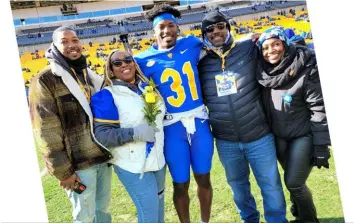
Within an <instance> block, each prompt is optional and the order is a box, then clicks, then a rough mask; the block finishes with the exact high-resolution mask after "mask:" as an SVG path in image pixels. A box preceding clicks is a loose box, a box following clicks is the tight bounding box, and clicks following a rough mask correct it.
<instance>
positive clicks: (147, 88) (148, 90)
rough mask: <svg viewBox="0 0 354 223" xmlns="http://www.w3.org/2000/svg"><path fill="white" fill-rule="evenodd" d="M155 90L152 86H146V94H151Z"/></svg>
mask: <svg viewBox="0 0 354 223" xmlns="http://www.w3.org/2000/svg"><path fill="white" fill-rule="evenodd" d="M153 90H154V88H153V87H152V86H146V87H145V92H146V93H151V92H152V91H153Z"/></svg>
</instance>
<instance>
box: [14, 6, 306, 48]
mask: <svg viewBox="0 0 354 223" xmlns="http://www.w3.org/2000/svg"><path fill="white" fill-rule="evenodd" d="M304 4H305V2H304V1H289V2H286V3H283V4H280V3H279V2H273V4H272V6H271V7H272V9H282V8H286V7H292V6H299V5H304ZM139 7H140V6H139ZM255 7H256V9H257V10H256V11H254V10H253V9H252V6H249V7H245V8H237V9H232V10H227V11H223V13H224V14H225V15H226V16H229V17H235V16H240V15H246V14H251V13H255V12H263V11H267V10H269V9H270V8H269V5H265V4H262V5H257V6H255ZM140 8H141V7H140ZM121 10H122V9H113V10H110V13H111V12H112V11H114V12H117V13H120V12H122V11H121ZM131 10H138V7H136V9H131ZM101 12H103V11H100V13H101ZM123 13H125V12H123ZM204 15H205V13H204V12H198V13H193V14H184V15H183V16H182V19H180V20H178V23H179V24H181V25H183V24H191V23H198V22H201V20H202V19H203V17H204ZM59 19H62V18H60V17H59ZM14 22H15V21H14ZM31 22H34V21H31ZM17 23H18V21H17ZM106 24H107V21H101V22H99V23H98V24H94V25H95V28H94V29H95V30H96V32H92V29H93V28H92V27H91V28H89V26H92V24H90V23H85V24H78V25H77V27H80V28H79V29H78V30H77V33H78V36H79V38H92V37H99V36H105V35H115V34H119V33H122V32H123V31H128V32H142V31H147V30H151V29H152V23H151V22H147V21H146V20H145V21H143V20H142V21H141V22H134V23H129V24H127V25H124V28H123V27H121V26H118V25H110V26H111V28H108V27H106ZM100 25H101V26H100ZM81 27H83V28H81ZM85 27H86V28H85ZM37 31H40V30H37ZM51 36H52V32H48V33H44V37H42V38H28V37H27V35H25V36H18V39H17V41H18V45H19V46H25V45H34V44H39V43H49V42H51Z"/></svg>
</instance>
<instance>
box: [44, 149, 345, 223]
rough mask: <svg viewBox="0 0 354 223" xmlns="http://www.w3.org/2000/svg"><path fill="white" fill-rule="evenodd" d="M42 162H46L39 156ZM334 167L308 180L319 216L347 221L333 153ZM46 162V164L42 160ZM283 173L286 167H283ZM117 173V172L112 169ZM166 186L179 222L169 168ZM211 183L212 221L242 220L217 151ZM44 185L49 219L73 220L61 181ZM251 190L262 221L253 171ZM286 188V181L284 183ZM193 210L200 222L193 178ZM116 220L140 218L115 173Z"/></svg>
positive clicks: (168, 209) (172, 218) (170, 213)
mask: <svg viewBox="0 0 354 223" xmlns="http://www.w3.org/2000/svg"><path fill="white" fill-rule="evenodd" d="M40 162H43V161H42V159H40ZM330 165H331V168H330V169H329V170H328V169H323V168H322V169H320V170H319V169H317V168H314V170H313V172H312V173H311V175H310V178H309V180H308V186H309V187H310V189H311V190H312V192H313V197H314V200H315V204H316V207H317V212H318V217H319V219H320V221H321V222H324V223H327V222H329V223H342V222H344V218H343V211H342V205H341V200H340V196H339V189H338V184H337V177H336V172H335V166H334V162H333V157H332V158H331V159H330ZM40 166H43V164H40ZM280 172H281V175H282V174H283V171H282V170H280ZM113 174H114V173H113ZM166 179H167V180H166V190H165V221H166V222H178V217H177V215H176V212H175V210H174V206H173V202H172V189H173V187H172V183H171V177H170V175H169V173H168V172H167V177H166ZM211 179H212V185H213V188H214V199H213V206H212V216H211V221H210V222H241V219H240V216H239V214H238V213H237V212H236V209H235V205H234V203H233V200H232V193H231V189H230V187H229V186H228V185H227V183H226V179H225V174H224V169H223V167H222V166H221V164H220V161H219V158H218V156H217V153H216V151H215V156H214V160H213V168H212V172H211ZM42 183H43V187H44V194H45V200H46V205H47V211H48V218H49V222H70V221H71V205H70V202H69V200H68V199H67V197H66V194H65V192H64V191H63V190H62V189H61V188H60V187H59V185H58V181H57V180H56V179H55V178H54V177H52V176H50V175H46V176H45V177H43V178H42ZM251 185H252V193H253V194H254V197H255V199H256V202H257V207H258V209H259V210H260V212H261V215H262V218H261V221H263V222H265V220H264V218H263V205H262V196H261V194H260V190H259V188H258V186H257V184H256V183H255V180H254V177H253V175H251ZM283 188H285V187H284V185H283ZM285 196H286V202H287V205H288V207H287V209H288V210H289V207H290V206H289V205H290V200H289V193H288V191H287V190H285ZM190 198H191V204H190V213H191V220H192V222H200V217H199V205H198V200H197V197H196V184H195V182H194V180H192V181H191V187H190ZM110 211H111V213H112V217H113V222H137V217H136V210H135V207H134V205H133V202H132V201H131V199H130V197H129V196H128V194H127V192H126V191H125V190H124V188H123V186H122V184H121V183H120V182H119V180H118V178H117V177H116V176H115V175H114V176H113V181H112V202H111V205H110ZM287 216H288V219H289V220H292V219H293V217H292V216H291V214H290V212H289V211H288V212H287Z"/></svg>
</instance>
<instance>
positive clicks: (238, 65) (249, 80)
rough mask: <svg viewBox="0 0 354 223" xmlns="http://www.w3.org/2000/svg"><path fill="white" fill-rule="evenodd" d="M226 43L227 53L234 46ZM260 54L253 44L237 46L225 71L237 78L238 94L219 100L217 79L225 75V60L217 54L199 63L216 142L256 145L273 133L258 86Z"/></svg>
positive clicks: (238, 44)
mask: <svg viewBox="0 0 354 223" xmlns="http://www.w3.org/2000/svg"><path fill="white" fill-rule="evenodd" d="M232 43H233V40H232V38H230V41H229V42H228V43H226V45H224V47H223V49H224V50H223V51H224V52H226V51H228V50H229V49H230V47H231V46H232ZM257 63H258V54H257V48H256V46H255V44H254V43H253V42H252V41H251V40H247V41H243V42H240V43H237V44H236V46H235V47H233V48H232V49H231V51H230V53H229V54H228V55H227V56H226V62H225V71H232V72H234V73H235V75H236V86H237V93H234V94H231V95H226V96H220V97H219V96H218V94H217V87H216V80H215V76H216V75H219V74H221V73H222V72H223V70H222V66H221V65H222V60H221V58H220V56H218V55H217V54H216V53H215V52H214V51H212V50H209V51H207V55H206V56H205V57H204V58H203V59H202V60H201V61H199V64H198V70H199V79H200V83H201V86H202V91H203V96H204V101H205V104H206V105H207V107H208V110H209V123H210V125H211V127H212V132H213V135H214V137H215V138H217V139H222V140H227V141H233V142H252V141H255V140H258V139H260V138H261V137H263V136H265V135H267V134H269V133H270V129H269V126H268V124H267V118H266V115H265V112H264V108H263V105H262V101H261V86H260V85H259V84H258V83H257V79H256V76H257V75H256V72H257Z"/></svg>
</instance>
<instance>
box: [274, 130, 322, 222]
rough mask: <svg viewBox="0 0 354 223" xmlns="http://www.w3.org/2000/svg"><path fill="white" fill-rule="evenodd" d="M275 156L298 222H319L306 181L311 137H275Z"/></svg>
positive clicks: (310, 156) (310, 166)
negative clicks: (281, 169) (282, 172)
mask: <svg viewBox="0 0 354 223" xmlns="http://www.w3.org/2000/svg"><path fill="white" fill-rule="evenodd" d="M276 148H277V156H278V160H279V162H280V164H281V166H282V167H283V169H284V181H285V185H286V188H287V189H288V190H289V192H290V196H291V201H292V202H293V206H294V208H295V212H296V215H297V216H295V217H296V219H297V220H299V221H300V222H319V221H318V219H317V213H316V208H315V205H314V203H313V199H312V194H311V191H310V190H309V188H308V187H307V186H306V180H307V178H308V176H309V175H310V172H311V170H312V153H313V152H312V148H313V145H312V136H311V135H308V136H303V137H299V138H295V139H292V140H284V139H281V138H278V137H276Z"/></svg>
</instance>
